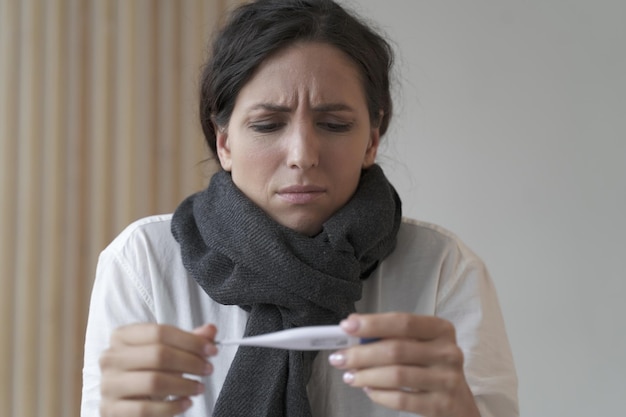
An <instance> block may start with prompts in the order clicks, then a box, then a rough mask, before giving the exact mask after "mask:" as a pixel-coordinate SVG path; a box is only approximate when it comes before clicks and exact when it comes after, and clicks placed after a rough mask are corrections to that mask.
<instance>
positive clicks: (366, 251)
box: [172, 165, 401, 417]
mask: <svg viewBox="0 0 626 417" xmlns="http://www.w3.org/2000/svg"><path fill="white" fill-rule="evenodd" d="M400 221H401V202H400V198H399V197H398V194H397V193H396V191H395V190H394V188H393V186H392V185H391V184H390V183H389V182H388V181H387V178H386V177H385V175H384V173H383V171H382V169H381V168H380V167H379V166H377V165H374V166H373V167H371V168H369V169H367V170H366V171H363V173H362V175H361V180H360V182H359V186H358V188H357V190H356V192H355V194H354V196H353V197H352V198H351V199H350V201H348V203H347V204H346V205H345V206H344V207H342V208H341V209H339V210H338V211H337V212H336V213H335V214H334V215H333V216H332V217H331V218H330V219H329V220H327V221H326V222H325V223H324V225H323V230H322V231H321V232H320V233H319V234H318V235H316V236H314V237H309V236H306V235H303V234H300V233H298V232H295V231H293V230H291V229H289V228H287V227H284V226H281V225H279V224H278V223H276V222H275V221H274V220H272V219H271V218H270V217H269V216H267V215H266V214H265V213H264V212H263V211H262V210H261V209H260V208H259V207H258V206H256V205H255V204H254V203H252V202H251V201H250V200H249V199H248V198H247V197H246V196H245V195H244V194H243V193H241V191H239V189H238V188H237V187H236V186H235V185H234V184H233V182H232V180H231V177H230V174H228V173H227V172H224V171H220V172H218V173H216V174H215V175H214V176H213V178H212V179H211V183H210V185H209V187H208V188H207V189H206V190H204V191H202V192H199V193H197V194H194V195H192V196H190V197H188V198H187V199H186V200H185V201H183V203H182V204H181V205H180V206H179V207H178V208H177V209H176V212H175V213H174V217H173V219H172V233H173V235H174V237H175V238H176V240H177V241H178V242H179V244H180V247H181V251H182V260H183V264H184V266H185V268H186V269H187V271H188V272H189V273H190V274H191V276H192V277H193V278H194V279H195V280H196V281H197V282H198V284H199V285H200V286H201V287H202V288H203V289H204V291H206V293H207V294H208V295H209V296H210V297H211V298H212V299H213V300H215V301H217V302H218V303H221V304H227V305H239V306H240V307H241V308H243V309H244V310H246V311H248V312H249V318H248V322H247V325H246V329H245V333H244V335H245V336H253V335H257V334H262V333H268V332H272V331H277V330H282V329H288V328H293V327H300V326H310V325H322V324H337V323H338V322H339V321H340V320H341V319H343V318H345V317H346V316H347V315H348V314H350V313H351V312H353V311H354V309H355V307H354V303H355V302H356V301H357V300H359V299H360V298H361V290H362V283H361V280H362V279H365V278H367V277H368V276H369V275H370V273H371V272H372V271H373V270H374V269H375V268H376V266H377V265H378V263H379V262H380V261H382V260H383V259H384V258H385V257H386V256H387V255H388V254H389V253H391V251H392V250H393V248H394V245H395V242H396V235H397V232H398V228H399V227H400ZM314 357H315V352H299V351H284V350H279V349H266V348H254V347H240V348H239V350H238V351H237V353H236V355H235V358H234V361H233V364H232V366H231V367H230V369H229V371H228V375H227V376H226V381H225V382H224V386H223V387H222V390H221V392H220V394H219V397H218V399H217V403H216V405H215V411H214V414H213V415H214V416H215V417H231V416H246V417H251V416H252V417H255V416H258V417H260V416H263V417H281V416H285V417H309V416H310V415H311V410H310V405H309V401H308V397H307V392H306V384H307V382H308V380H309V377H310V374H311V365H312V361H313V359H314Z"/></svg>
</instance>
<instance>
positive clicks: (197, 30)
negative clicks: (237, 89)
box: [0, 0, 237, 417]
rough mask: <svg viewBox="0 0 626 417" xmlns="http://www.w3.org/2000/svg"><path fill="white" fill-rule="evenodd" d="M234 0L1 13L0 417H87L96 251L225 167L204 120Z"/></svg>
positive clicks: (44, 3) (132, 0)
mask: <svg viewBox="0 0 626 417" xmlns="http://www.w3.org/2000/svg"><path fill="white" fill-rule="evenodd" d="M235 3H237V2H236V1H227V0H221V1H220V0H0V416H3V417H5V416H6V417H9V416H13V417H35V416H40V417H44V416H45V417H50V416H53V417H55V416H59V417H77V416H78V415H79V404H80V391H81V370H82V349H83V343H84V340H83V339H84V330H85V323H86V317H87V309H88V302H89V296H90V291H91V285H92V282H93V276H94V270H95V263H96V260H97V256H98V254H99V252H100V251H101V250H102V249H103V248H104V247H105V246H106V244H107V243H108V242H110V241H111V239H112V238H113V237H114V236H115V235H116V234H118V233H119V232H120V231H121V230H122V229H123V228H124V226H126V225H127V224H128V223H129V222H131V221H132V220H134V219H137V218H139V217H142V216H145V215H150V214H156V213H164V212H171V211H172V210H173V209H174V208H175V207H176V205H177V203H178V202H179V201H180V200H181V199H182V198H184V197H185V196H186V195H188V194H190V193H191V192H193V191H195V190H197V189H199V188H201V187H203V186H204V185H205V184H206V182H207V179H208V177H209V176H210V174H211V173H212V172H213V170H214V165H211V164H209V163H206V162H203V161H204V160H205V158H206V157H207V156H208V154H207V151H206V149H205V145H204V143H203V140H202V137H201V133H200V127H199V123H198V120H197V88H198V76H199V71H200V67H201V63H202V61H203V59H204V58H205V52H206V43H207V39H208V37H209V35H210V33H211V31H212V30H213V28H214V27H215V25H216V24H217V22H218V19H219V17H220V16H221V15H222V13H223V11H224V10H225V9H226V8H228V7H229V6H232V5H234V4H235Z"/></svg>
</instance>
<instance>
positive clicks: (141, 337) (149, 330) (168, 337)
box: [111, 323, 217, 357]
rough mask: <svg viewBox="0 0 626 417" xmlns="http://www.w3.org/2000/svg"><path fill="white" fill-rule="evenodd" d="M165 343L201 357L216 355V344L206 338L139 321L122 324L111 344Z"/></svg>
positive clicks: (171, 327) (113, 336)
mask: <svg viewBox="0 0 626 417" xmlns="http://www.w3.org/2000/svg"><path fill="white" fill-rule="evenodd" d="M149 344H164V345H168V346H171V347H174V348H178V349H182V350H186V351H188V352H190V353H193V354H196V355H198V356H200V357H204V356H207V355H214V354H215V353H216V352H217V350H216V349H215V346H214V345H213V344H212V343H211V342H210V341H207V340H206V339H204V338H202V337H198V336H197V335H195V334H193V333H191V332H187V331H184V330H181V329H179V328H177V327H174V326H168V325H158V324H154V323H138V324H131V325H127V326H122V327H119V328H118V329H116V330H115V331H114V332H113V334H112V335H111V346H119V345H134V346H140V345H149Z"/></svg>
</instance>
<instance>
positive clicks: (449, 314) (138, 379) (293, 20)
mask: <svg viewBox="0 0 626 417" xmlns="http://www.w3.org/2000/svg"><path fill="white" fill-rule="evenodd" d="M391 64H392V53H391V49H390V47H389V45H388V44H387V43H386V42H385V41H384V40H383V39H382V38H381V37H380V36H379V35H377V34H376V33H374V32H373V31H372V30H371V29H370V28H369V27H367V26H366V25H364V24H363V23H361V22H360V21H359V20H357V19H356V18H355V17H354V16H352V15H350V14H348V13H347V12H346V11H345V10H344V9H343V8H342V7H340V6H339V5H337V4H336V3H334V2H333V1H330V0H260V1H257V2H254V3H250V4H248V5H244V6H242V7H240V8H239V9H237V10H236V11H235V12H234V13H233V15H232V16H231V18H230V20H229V22H228V24H227V25H226V26H225V28H223V29H222V31H221V32H220V33H219V34H218V36H217V38H216V40H215V42H214V45H213V54H212V56H211V59H210V61H209V62H208V64H207V65H206V67H205V70H204V73H203V77H202V90H201V102H200V116H201V122H202V126H203V130H204V134H205V137H206V139H207V143H208V145H209V147H210V149H211V150H212V152H213V154H214V155H215V156H216V157H217V158H218V160H219V163H220V165H221V168H222V169H221V170H220V171H219V172H218V173H216V174H215V175H214V177H213V178H212V180H211V183H210V185H209V187H208V188H207V189H206V190H205V191H203V192H200V193H198V194H195V195H193V196H191V197H189V198H188V199H187V200H185V201H184V202H183V203H182V204H181V205H180V206H179V207H178V209H177V210H176V212H175V213H174V214H173V215H168V216H155V217H150V218H147V219H143V220H140V221H138V222H136V223H134V224H133V225H131V226H130V227H129V228H127V229H126V230H125V231H124V232H123V233H122V234H121V235H120V236H119V237H118V238H117V239H116V240H115V241H114V242H113V243H111V245H110V246H109V247H108V248H107V249H106V250H105V251H104V252H103V253H102V255H101V258H100V261H99V264H98V271H97V277H96V282H95V284H94V289H93V296H92V302H91V307H90V317H89V323H88V329H87V337H86V352H85V368H84V388H83V416H84V417H87V416H95V415H97V414H98V410H100V412H101V415H102V416H104V417H108V416H121V415H123V416H173V415H178V414H181V413H184V415H185V416H203V417H205V416H211V415H213V416H344V415H355V416H381V417H383V416H409V415H423V416H432V417H435V416H447V417H464V416H468V417H469V416H483V417H487V416H499V417H502V416H516V415H517V414H518V412H517V400H516V377H515V371H514V368H513V364H512V359H511V354H510V349H509V346H508V341H507V338H506V334H505V330H504V326H503V322H502V318H501V314H500V311H499V307H498V302H497V300H496V296H495V292H494V290H493V287H492V283H491V281H490V279H489V277H488V275H487V272H486V270H485V268H484V266H483V264H482V262H481V261H480V260H479V259H478V258H477V257H476V256H475V255H474V254H473V253H472V252H471V251H470V250H469V249H467V248H466V247H465V246H464V245H463V244H462V243H461V242H459V241H458V239H456V237H455V236H453V235H452V234H450V233H448V232H446V231H444V230H442V229H440V228H438V227H435V226H432V225H428V224H425V223H420V222H416V221H411V220H406V219H404V220H403V219H402V218H401V203H400V199H399V197H398V195H397V194H396V192H395V190H394V188H393V186H392V185H391V184H390V183H389V182H388V181H387V179H386V177H385V175H384V173H383V171H382V170H381V168H380V167H379V166H378V165H376V164H375V157H376V153H377V150H378V146H379V143H380V138H381V136H383V135H384V133H385V131H386V130H387V126H388V124H389V120H390V118H391V111H392V103H391V97H390V92H389V71H390V68H391ZM336 323H341V326H342V327H343V328H344V330H345V331H346V332H348V333H350V334H353V335H355V336H359V337H372V338H377V339H380V340H379V341H377V342H374V343H370V344H367V345H361V346H357V347H352V348H348V349H344V350H340V351H337V352H319V353H316V352H313V353H308V352H299V351H286V350H279V349H266V348H248V347H241V348H239V349H236V348H231V347H227V346H224V347H221V348H220V349H219V352H218V349H217V348H216V347H215V344H214V342H215V340H216V337H217V336H216V335H217V333H218V331H219V337H217V339H219V338H222V339H227V338H231V337H241V336H250V335H257V334H263V333H267V332H271V331H276V330H282V329H287V328H293V327H301V326H309V325H320V324H336Z"/></svg>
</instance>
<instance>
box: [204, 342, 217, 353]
mask: <svg viewBox="0 0 626 417" xmlns="http://www.w3.org/2000/svg"><path fill="white" fill-rule="evenodd" d="M204 354H205V355H207V356H213V355H216V354H217V347H215V345H214V344H213V343H207V344H206V345H204Z"/></svg>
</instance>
